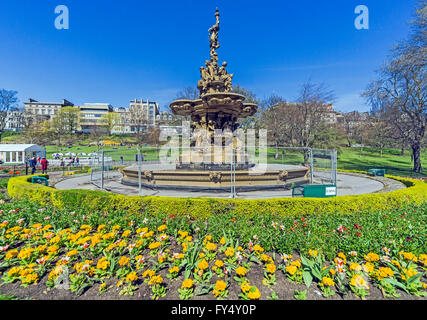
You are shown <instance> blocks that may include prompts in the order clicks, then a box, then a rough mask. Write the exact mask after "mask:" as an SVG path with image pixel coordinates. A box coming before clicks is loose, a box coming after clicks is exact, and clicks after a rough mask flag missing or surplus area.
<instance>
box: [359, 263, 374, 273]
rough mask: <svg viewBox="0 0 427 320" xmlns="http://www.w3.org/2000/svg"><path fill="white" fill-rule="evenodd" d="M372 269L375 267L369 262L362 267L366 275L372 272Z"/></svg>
mask: <svg viewBox="0 0 427 320" xmlns="http://www.w3.org/2000/svg"><path fill="white" fill-rule="evenodd" d="M374 268H375V266H374V265H373V264H372V263H370V262H366V263H365V264H363V265H362V269H363V271H365V272H367V273H372V272H373V271H374Z"/></svg>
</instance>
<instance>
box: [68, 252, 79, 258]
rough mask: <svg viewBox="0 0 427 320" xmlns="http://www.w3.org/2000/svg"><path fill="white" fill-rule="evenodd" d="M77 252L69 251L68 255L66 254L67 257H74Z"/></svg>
mask: <svg viewBox="0 0 427 320" xmlns="http://www.w3.org/2000/svg"><path fill="white" fill-rule="evenodd" d="M78 253H79V252H78V251H77V250H71V251H68V253H67V257H72V256H75V255H76V254H78Z"/></svg>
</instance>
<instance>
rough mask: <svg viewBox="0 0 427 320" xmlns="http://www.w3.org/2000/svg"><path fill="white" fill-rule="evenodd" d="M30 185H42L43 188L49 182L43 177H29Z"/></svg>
mask: <svg viewBox="0 0 427 320" xmlns="http://www.w3.org/2000/svg"><path fill="white" fill-rule="evenodd" d="M31 183H40V184H44V185H45V186H48V185H49V182H48V181H47V178H45V177H38V176H36V177H31Z"/></svg>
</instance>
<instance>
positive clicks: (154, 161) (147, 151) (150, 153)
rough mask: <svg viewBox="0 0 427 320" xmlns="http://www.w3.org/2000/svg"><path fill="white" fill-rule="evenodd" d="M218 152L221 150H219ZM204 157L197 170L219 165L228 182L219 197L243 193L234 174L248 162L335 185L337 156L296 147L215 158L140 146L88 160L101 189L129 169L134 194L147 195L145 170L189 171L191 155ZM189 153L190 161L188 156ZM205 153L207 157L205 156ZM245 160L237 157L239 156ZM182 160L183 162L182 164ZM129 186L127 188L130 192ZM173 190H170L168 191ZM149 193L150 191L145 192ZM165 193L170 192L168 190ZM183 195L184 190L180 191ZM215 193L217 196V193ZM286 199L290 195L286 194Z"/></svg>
mask: <svg viewBox="0 0 427 320" xmlns="http://www.w3.org/2000/svg"><path fill="white" fill-rule="evenodd" d="M220 148H221V150H222V147H220ZM202 149H204V151H205V153H204V156H203V155H202V156H200V158H199V159H197V160H198V161H196V162H198V165H199V168H200V167H203V168H204V169H205V170H207V171H215V164H217V163H218V164H219V163H222V166H221V169H220V171H221V172H222V175H223V179H226V180H227V181H229V182H230V183H229V185H230V187H229V189H227V190H226V189H224V190H222V196H224V197H226V196H228V197H231V198H234V197H238V196H239V195H240V194H243V193H244V191H241V190H239V191H238V192H237V188H236V186H237V184H236V172H238V171H239V170H241V169H242V166H243V167H244V164H245V163H250V164H251V168H252V167H254V168H253V169H256V168H258V169H259V168H261V169H260V170H261V171H262V170H263V169H264V170H282V169H283V168H293V167H295V168H298V167H299V168H301V167H303V166H304V167H306V168H308V169H309V175H308V179H309V183H310V184H336V183H337V173H336V170H337V153H336V151H335V150H324V149H311V148H302V147H300V148H298V147H275V146H269V147H259V146H258V147H247V146H245V147H243V148H241V149H239V150H235V149H232V148H230V150H229V151H230V152H229V153H225V155H223V156H222V158H221V157H218V158H216V157H217V156H218V155H219V152H217V150H215V148H214V147H213V149H212V150H209V152H206V148H195V147H191V148H189V147H169V148H165V147H160V148H157V147H140V148H131V149H118V150H104V151H101V152H98V153H97V155H96V156H95V157H93V158H92V161H91V164H90V165H91V182H92V183H93V184H94V185H96V186H98V187H99V188H101V189H105V190H109V191H113V192H114V189H115V188H118V187H121V186H122V179H123V174H122V173H120V172H119V169H120V168H133V169H135V170H136V171H137V174H138V178H137V180H138V182H137V183H136V184H135V185H134V186H133V188H134V190H135V191H134V193H133V194H136V190H137V192H138V193H137V194H139V195H148V194H152V193H150V192H151V191H153V190H157V189H158V186H156V185H145V184H144V183H142V182H141V180H142V179H141V177H142V176H143V174H144V173H145V172H147V171H160V170H177V169H182V170H191V169H194V168H192V163H194V161H193V160H194V157H193V156H194V155H197V154H198V151H200V153H201V154H203V152H201V151H202ZM190 153H191V155H192V157H191V161H188V162H186V161H185V160H188V159H187V158H188V155H189V154H190ZM206 154H207V155H208V156H207V157H206ZM239 154H240V157H239ZM242 154H244V155H247V157H246V156H245V157H243V158H242V157H241V155H242ZM183 160H184V161H183ZM130 188H131V187H129V190H130ZM171 189H173V188H171ZM148 191H150V192H148ZM168 192H169V193H173V191H171V190H168ZM176 192H177V194H178V193H179V192H181V193H183V194H184V193H186V190H185V188H183V189H181V191H176ZM208 193H209V190H207V189H206V190H204V189H203V188H201V189H200V192H199V195H203V196H204V195H207V194H208ZM217 194H218V193H217ZM287 195H288V196H290V194H289V193H288V194H287Z"/></svg>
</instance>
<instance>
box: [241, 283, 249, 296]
mask: <svg viewBox="0 0 427 320" xmlns="http://www.w3.org/2000/svg"><path fill="white" fill-rule="evenodd" d="M240 289H241V290H242V292H243V293H246V292H248V291H249V290H250V289H251V286H250V284H249V282H247V281H244V282H243V283H242V285H241V286H240Z"/></svg>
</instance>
